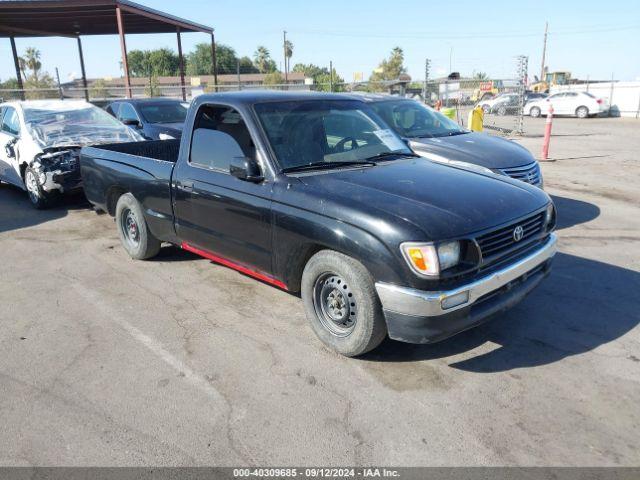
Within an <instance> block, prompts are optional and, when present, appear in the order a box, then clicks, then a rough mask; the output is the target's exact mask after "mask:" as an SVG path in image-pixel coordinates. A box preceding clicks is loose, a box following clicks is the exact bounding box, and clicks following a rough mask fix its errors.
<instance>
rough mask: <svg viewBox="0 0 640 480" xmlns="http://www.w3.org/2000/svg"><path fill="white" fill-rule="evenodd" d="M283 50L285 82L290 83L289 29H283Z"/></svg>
mask: <svg viewBox="0 0 640 480" xmlns="http://www.w3.org/2000/svg"><path fill="white" fill-rule="evenodd" d="M282 50H283V52H284V83H288V80H289V75H288V73H289V72H288V70H289V65H288V63H287V31H286V30H283V31H282Z"/></svg>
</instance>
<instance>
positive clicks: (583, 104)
mask: <svg viewBox="0 0 640 480" xmlns="http://www.w3.org/2000/svg"><path fill="white" fill-rule="evenodd" d="M549 105H553V114H554V115H570V116H575V117H578V118H587V117H591V116H595V115H599V114H601V113H606V112H608V111H609V102H608V101H607V100H605V99H602V98H598V97H596V96H595V95H593V94H591V93H589V92H559V93H554V94H553V95H549V96H548V97H547V98H545V99H540V100H535V101H533V102H529V103H527V104H526V105H525V108H524V114H525V115H531V116H532V117H539V116H540V115H546V114H547V112H548V111H549Z"/></svg>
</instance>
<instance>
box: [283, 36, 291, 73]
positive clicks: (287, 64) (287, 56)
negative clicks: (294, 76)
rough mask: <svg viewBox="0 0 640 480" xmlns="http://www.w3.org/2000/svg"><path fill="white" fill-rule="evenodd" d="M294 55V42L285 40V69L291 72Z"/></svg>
mask: <svg viewBox="0 0 640 480" xmlns="http://www.w3.org/2000/svg"><path fill="white" fill-rule="evenodd" d="M292 56H293V43H291V41H290V40H287V41H286V42H284V70H285V72H289V67H290V66H291V57H292Z"/></svg>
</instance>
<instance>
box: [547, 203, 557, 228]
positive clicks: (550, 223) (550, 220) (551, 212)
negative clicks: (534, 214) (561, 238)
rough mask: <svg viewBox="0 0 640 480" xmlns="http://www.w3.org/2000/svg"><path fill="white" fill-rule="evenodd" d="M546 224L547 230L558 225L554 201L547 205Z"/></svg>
mask: <svg viewBox="0 0 640 480" xmlns="http://www.w3.org/2000/svg"><path fill="white" fill-rule="evenodd" d="M544 226H545V228H546V229H547V231H549V230H553V227H555V226H556V208H555V207H554V206H553V203H550V204H549V205H547V210H546V212H545V214H544Z"/></svg>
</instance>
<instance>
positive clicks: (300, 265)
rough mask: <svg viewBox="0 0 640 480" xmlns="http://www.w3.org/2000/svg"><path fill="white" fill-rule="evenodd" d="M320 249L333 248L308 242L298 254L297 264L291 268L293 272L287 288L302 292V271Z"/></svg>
mask: <svg viewBox="0 0 640 480" xmlns="http://www.w3.org/2000/svg"><path fill="white" fill-rule="evenodd" d="M320 250H332V249H330V248H327V247H326V246H324V245H320V244H308V245H305V246H304V247H303V248H302V251H301V252H300V254H299V255H297V256H296V261H295V264H294V265H292V268H291V270H290V271H291V272H292V273H291V275H290V276H289V279H288V281H287V289H288V290H289V291H290V292H294V293H297V292H300V284H301V283H302V272H303V271H304V267H305V266H306V265H307V262H308V261H309V259H310V258H311V257H313V256H314V255H315V254H316V253H318V252H319V251H320Z"/></svg>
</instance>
